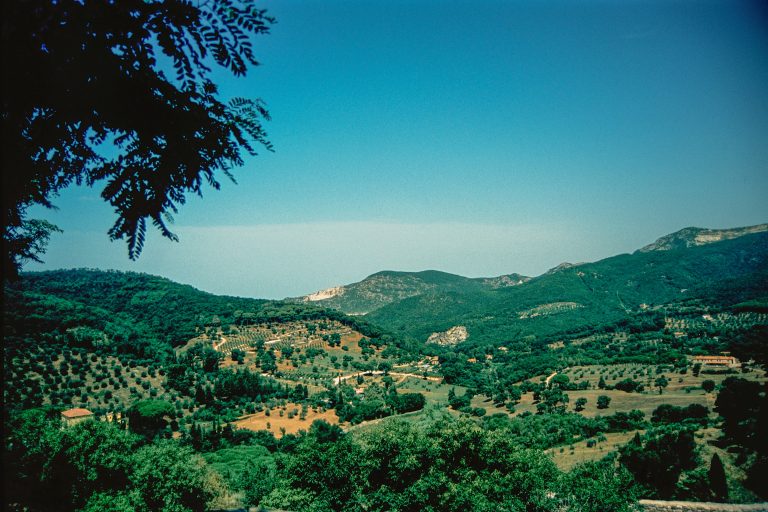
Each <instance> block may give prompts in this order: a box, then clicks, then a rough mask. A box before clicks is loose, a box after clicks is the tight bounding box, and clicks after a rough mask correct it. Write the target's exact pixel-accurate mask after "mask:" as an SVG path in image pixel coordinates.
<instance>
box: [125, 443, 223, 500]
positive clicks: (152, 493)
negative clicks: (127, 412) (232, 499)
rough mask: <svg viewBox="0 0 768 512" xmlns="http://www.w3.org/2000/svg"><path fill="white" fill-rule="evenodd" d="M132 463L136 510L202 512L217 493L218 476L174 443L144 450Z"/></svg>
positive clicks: (198, 458)
mask: <svg viewBox="0 0 768 512" xmlns="http://www.w3.org/2000/svg"><path fill="white" fill-rule="evenodd" d="M133 459H134V464H135V466H134V470H133V473H132V474H131V487H132V488H133V489H134V492H135V495H136V496H137V497H138V498H139V501H140V503H139V506H137V507H136V508H137V509H139V510H158V511H167V512H175V511H183V510H190V511H200V512H202V511H203V510H208V507H207V504H208V503H209V502H211V501H213V500H214V499H215V498H217V494H218V493H219V492H220V486H219V485H216V484H217V482H216V480H217V479H218V478H219V477H218V475H215V474H214V473H213V471H212V470H211V469H209V467H208V465H207V464H206V463H205V461H204V460H203V459H202V457H200V456H198V455H194V454H193V453H192V451H191V450H190V449H189V448H186V447H181V446H179V445H178V443H175V442H173V441H170V440H165V441H162V442H160V443H157V444H153V445H149V446H145V447H144V448H142V449H141V450H139V451H138V452H137V453H136V454H135V455H134V457H133ZM142 505H143V506H142Z"/></svg>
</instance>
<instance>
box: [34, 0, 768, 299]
mask: <svg viewBox="0 0 768 512" xmlns="http://www.w3.org/2000/svg"><path fill="white" fill-rule="evenodd" d="M264 6H265V7H266V8H267V9H268V10H269V11H270V12H271V13H272V14H273V15H274V16H275V17H277V19H278V23H277V24H275V25H274V26H273V29H272V34H270V35H268V36H265V37H261V38H259V39H258V41H257V44H256V49H257V54H258V57H259V59H260V61H261V63H262V65H261V66H259V67H257V68H255V69H253V70H252V71H251V72H250V74H249V75H248V77H246V78H245V79H240V80H234V79H231V78H230V77H228V76H226V75H225V74H220V75H217V76H218V77H219V78H218V81H219V82H220V83H221V89H222V92H223V94H224V95H225V96H251V97H254V96H255V97H261V98H263V99H264V100H265V101H266V102H267V104H268V106H269V109H270V111H271V113H272V116H273V120H272V121H271V122H269V123H268V125H267V129H268V131H269V134H270V139H271V140H272V142H273V143H274V145H275V149H276V151H275V152H274V153H268V152H263V153H262V154H261V155H259V156H258V157H256V158H254V159H249V160H248V161H247V163H246V165H245V167H243V168H241V169H238V170H237V171H236V177H237V180H238V184H237V185H234V184H232V183H229V182H223V187H222V190H221V191H218V192H216V191H214V190H210V191H207V192H206V193H205V195H204V198H203V199H197V198H190V200H189V202H188V203H187V205H185V206H183V207H182V209H181V211H180V213H179V214H178V215H177V216H176V224H175V226H174V229H175V231H176V232H177V233H178V234H179V235H180V237H181V241H180V242H179V243H172V242H168V241H166V240H163V239H161V237H159V236H154V235H153V236H150V239H149V241H148V244H147V246H146V248H145V251H144V254H143V255H142V257H141V258H140V260H139V261H137V262H131V261H129V260H128V258H127V250H126V248H125V245H124V244H123V243H121V242H115V243H110V242H109V241H108V238H107V235H106V231H107V230H108V229H109V227H110V225H111V223H112V221H113V217H112V213H111V211H110V208H109V207H108V206H107V205H105V204H103V203H102V202H101V201H100V199H99V197H98V193H99V190H100V189H98V188H97V189H95V190H91V189H87V188H72V189H69V190H67V191H65V192H64V193H62V195H61V197H60V198H58V199H57V200H56V201H55V203H56V204H57V205H58V206H59V210H57V211H53V212H50V211H42V212H41V211H39V210H36V211H35V212H34V213H36V214H38V215H37V216H44V217H45V218H48V219H49V220H51V221H53V222H54V223H56V224H58V225H59V226H60V227H62V228H63V229H64V230H65V232H64V234H61V235H56V236H55V237H54V238H53V240H52V241H51V244H50V247H49V251H48V254H47V255H46V256H45V258H44V259H45V260H46V263H45V264H44V265H39V264H30V265H28V266H27V267H26V269H27V270H41V269H48V268H62V267H64V268H68V267H98V268H117V269H123V270H136V271H141V272H149V273H153V274H160V275H163V276H166V277H169V278H171V279H174V280H177V281H180V282H184V283H189V284H192V285H194V286H197V287H199V288H201V289H204V290H207V291H212V292H215V293H226V294H234V295H243V296H254V297H268V298H281V297H285V296H294V295H300V294H305V293H309V292H312V291H314V290H316V289H320V288H326V287H329V286H333V285H338V284H345V283H349V282H353V281H357V280H360V279H362V278H363V277H365V276H366V275H369V274H371V273H373V272H376V271H379V270H383V269H393V270H423V269H428V268H434V269H439V270H444V271H448V272H454V273H460V274H463V275H468V276H481V275H498V274H502V273H511V272H519V273H523V274H528V275H538V274H540V273H542V272H544V271H546V270H547V269H548V268H550V267H552V266H555V265H557V264H558V263H560V262H562V261H572V262H575V261H591V260H596V259H599V258H602V257H607V256H611V255H614V254H617V253H622V252H631V251H633V250H635V249H637V248H639V247H640V246H642V245H645V244H647V243H650V242H651V241H653V240H654V239H656V238H657V237H659V236H661V235H664V234H667V233H669V232H672V231H675V230H677V229H680V228H683V227H686V226H700V227H715V228H719V227H735V226H743V225H751V224H758V223H762V222H768V201H767V200H766V198H767V197H768V85H766V84H768V13H767V12H766V9H765V8H764V7H761V3H758V2H752V3H750V2H735V1H723V2H714V1H665V2H653V1H643V2H633V1H621V2H618V1H608V0H604V1H583V2H540V1H533V0H531V1H518V2H514V1H486V0H474V1H455V0H420V1H409V2H406V1H400V0H386V1H384V0H356V1H352V0H348V1H334V0H323V1H297V0H283V1H280V2H266V3H265V4H264ZM148 115H151V113H148Z"/></svg>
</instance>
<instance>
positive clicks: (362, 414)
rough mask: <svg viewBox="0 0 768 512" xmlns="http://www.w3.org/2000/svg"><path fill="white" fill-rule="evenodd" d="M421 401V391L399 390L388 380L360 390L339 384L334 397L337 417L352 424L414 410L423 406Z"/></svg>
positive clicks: (422, 396)
mask: <svg viewBox="0 0 768 512" xmlns="http://www.w3.org/2000/svg"><path fill="white" fill-rule="evenodd" d="M425 403H426V399H425V398H424V395H422V394H421V393H399V392H398V391H397V387H396V386H395V385H394V384H392V382H391V380H386V381H385V385H384V386H379V385H378V384H377V383H373V384H371V385H369V386H368V387H367V388H365V390H364V391H363V392H362V393H358V392H357V390H355V388H353V387H351V386H347V385H343V386H341V387H340V388H339V390H338V394H337V396H336V397H335V404H336V414H337V416H338V417H339V420H340V421H344V422H349V423H351V424H353V425H354V424H357V423H361V422H363V421H368V420H373V419H377V418H384V417H386V416H391V415H392V414H402V413H406V412H413V411H418V410H421V409H423V408H424V404H425Z"/></svg>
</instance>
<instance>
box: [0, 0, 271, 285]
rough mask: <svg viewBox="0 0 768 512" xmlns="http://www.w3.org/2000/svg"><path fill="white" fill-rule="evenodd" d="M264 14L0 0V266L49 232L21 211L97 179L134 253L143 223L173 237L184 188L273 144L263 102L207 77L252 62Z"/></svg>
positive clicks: (176, 5) (15, 262)
mask: <svg viewBox="0 0 768 512" xmlns="http://www.w3.org/2000/svg"><path fill="white" fill-rule="evenodd" d="M273 22H274V20H273V19H272V18H271V17H269V16H268V15H267V13H266V12H265V11H264V10H262V9H258V8H257V7H256V5H255V2H254V1H253V0H208V1H206V2H188V1H185V0H167V1H159V0H126V1H120V2H103V1H95V0H62V1H58V2H47V1H40V0H37V1H35V0H26V1H25V0H4V2H3V20H2V55H3V67H4V69H5V70H6V71H7V72H6V73H4V77H3V79H2V80H3V95H2V109H3V111H2V119H3V141H2V144H3V146H2V153H3V156H2V158H3V160H2V161H3V172H2V174H3V184H2V185H3V186H2V189H3V192H2V197H3V216H4V219H3V244H4V246H5V247H4V251H3V253H4V256H3V258H4V262H3V263H4V270H6V271H8V270H10V271H12V272H14V271H18V268H19V266H20V265H21V264H22V263H23V262H24V261H25V260H29V259H32V260H37V259H38V258H39V254H40V253H41V252H42V251H44V249H45V245H46V242H47V238H48V236H49V235H50V233H51V231H52V230H54V229H55V228H54V227H53V226H52V225H50V224H46V223H44V222H43V221H40V220H35V219H28V218H27V211H28V209H29V207H30V206H32V205H35V204H39V205H44V206H47V207H52V206H53V204H52V198H53V197H55V195H56V194H57V193H58V192H59V191H60V190H62V189H63V188H65V187H67V186H69V185H71V184H73V183H76V184H86V185H89V186H94V185H96V184H99V185H100V186H101V185H102V184H103V189H102V191H101V196H102V198H103V199H104V200H105V201H107V202H108V203H109V204H110V205H111V206H112V207H113V208H114V211H115V213H116V217H117V218H116V220H115V222H114V225H113V226H112V228H111V229H110V230H109V236H110V238H111V239H112V240H117V239H124V240H126V242H127V244H128V254H129V256H130V257H131V258H133V259H135V258H137V257H138V256H139V254H140V253H141V250H142V247H143V244H144V239H145V234H146V224H147V221H150V222H151V223H152V224H154V225H155V226H156V227H157V228H158V229H159V230H160V232H161V233H162V234H163V235H164V236H165V237H167V238H170V239H173V240H175V239H176V235H175V234H174V233H173V232H172V231H171V230H170V229H169V227H168V225H169V224H170V223H171V222H172V220H173V219H172V214H174V213H176V212H177V208H178V206H179V205H181V204H184V202H185V196H186V194H187V193H195V194H198V195H201V194H202V190H203V186H204V184H205V183H208V184H209V185H210V186H212V187H213V188H214V189H217V188H218V187H219V181H218V180H219V179H220V176H221V175H222V174H223V175H224V176H226V177H229V178H231V179H233V176H232V173H231V171H232V169H233V168H234V167H236V166H239V165H242V164H243V156H244V153H247V154H251V155H255V154H256V149H257V148H258V147H259V146H262V147H265V148H267V149H271V148H272V147H271V144H270V142H269V141H268V140H267V138H266V133H265V131H264V128H263V124H262V122H263V121H264V120H268V119H269V114H268V112H267V110H266V108H265V106H264V104H263V102H262V101H261V100H259V99H247V98H233V99H230V100H225V99H222V98H221V97H220V94H219V90H218V87H217V85H216V84H215V83H214V82H213V80H212V79H211V75H212V74H213V69H214V68H215V67H222V68H225V69H227V70H228V71H229V72H231V73H232V74H234V75H235V76H244V75H245V74H246V72H247V71H248V69H249V68H250V67H252V66H256V65H258V62H257V60H256V58H255V55H254V52H253V41H252V40H253V37H254V36H255V35H259V34H265V33H268V32H269V27H270V25H271V24H272V23H273Z"/></svg>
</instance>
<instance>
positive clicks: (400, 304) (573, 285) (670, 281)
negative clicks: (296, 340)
mask: <svg viewBox="0 0 768 512" xmlns="http://www.w3.org/2000/svg"><path fill="white" fill-rule="evenodd" d="M678 246H679V247H680V248H676V247H678ZM678 246H676V247H669V248H666V249H665V250H647V251H644V252H641V251H638V252H636V253H634V254H623V255H619V256H614V257H611V258H607V259H604V260H601V261H598V262H595V263H587V264H580V265H571V266H560V267H558V268H557V269H553V270H552V271H550V272H547V273H546V274H544V275H542V276H539V277H536V278H533V279H530V280H529V281H527V282H525V283H524V284H522V285H520V286H514V287H508V288H499V289H495V290H493V289H488V288H485V287H482V286H480V287H464V288H454V289H451V290H448V291H444V290H439V289H432V290H428V291H426V292H424V293H421V294H419V295H415V296H412V297H407V298H404V299H402V300H398V301H393V302H392V303H391V304H389V305H386V306H383V307H381V308H379V309H377V310H375V311H373V312H371V313H369V314H368V315H366V319H368V320H369V321H371V322H372V323H374V324H377V325H380V326H382V327H383V328H386V329H388V330H391V331H392V332H396V333H399V334H402V335H405V336H407V337H410V338H413V339H415V340H419V341H425V340H426V339H427V338H428V337H429V335H430V334H431V333H433V332H437V331H443V330H445V329H448V328H450V327H452V326H458V325H462V326H465V327H466V328H467V330H468V333H469V341H471V342H480V343H488V342H491V343H495V344H501V343H503V342H505V341H507V340H510V339H515V338H519V337H524V336H537V337H539V336H550V335H554V334H557V333H565V332H577V331H579V330H580V329H582V328H586V327H587V326H596V325H600V324H611V323H614V324H615V323H618V322H622V321H631V320H632V319H633V318H634V317H635V316H637V314H640V313H642V312H644V311H653V310H654V309H657V308H660V307H662V306H664V305H666V304H679V303H683V302H690V301H693V300H697V301H700V302H701V303H703V304H708V305H710V306H713V307H724V306H731V305H734V304H736V303H739V302H743V301H747V300H754V299H762V298H765V297H766V296H768V279H767V277H766V276H767V275H768V272H767V270H766V269H767V268H768V233H765V232H762V233H753V234H746V235H743V236H740V237H738V238H732V239H723V240H721V241H716V242H713V243H709V244H706V245H691V246H690V247H686V246H685V245H684V244H678Z"/></svg>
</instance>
